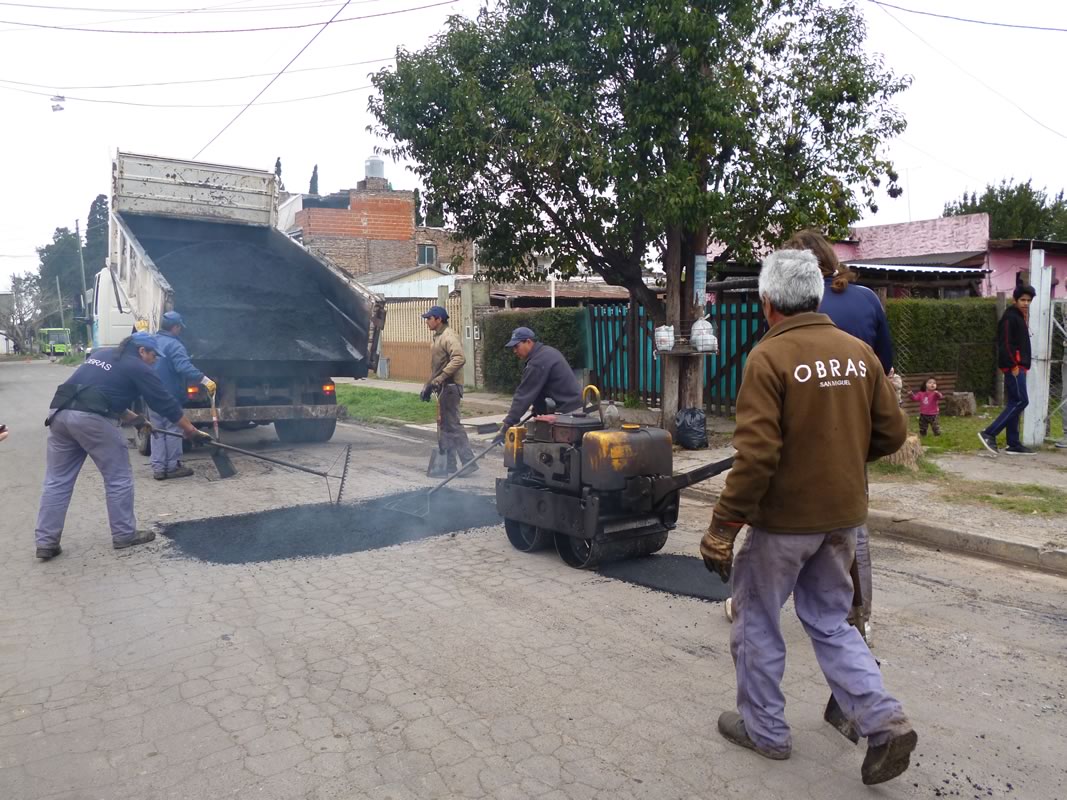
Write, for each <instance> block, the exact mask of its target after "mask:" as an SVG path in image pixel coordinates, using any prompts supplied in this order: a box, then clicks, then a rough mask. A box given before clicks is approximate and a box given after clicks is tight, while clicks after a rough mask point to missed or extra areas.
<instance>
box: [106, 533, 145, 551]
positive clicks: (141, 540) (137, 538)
mask: <svg viewBox="0 0 1067 800" xmlns="http://www.w3.org/2000/svg"><path fill="white" fill-rule="evenodd" d="M155 538H156V535H155V533H153V532H152V531H137V533H135V534H134V536H133V538H132V539H130V540H129V541H125V542H115V541H112V543H111V547H112V548H113V549H115V550H125V549H126V548H127V547H133V546H134V545H138V544H147V543H148V542H150V541H152V540H153V539H155Z"/></svg>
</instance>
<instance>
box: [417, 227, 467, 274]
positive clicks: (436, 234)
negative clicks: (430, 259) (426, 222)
mask: <svg viewBox="0 0 1067 800" xmlns="http://www.w3.org/2000/svg"><path fill="white" fill-rule="evenodd" d="M415 243H416V244H432V245H435V246H436V247H437V264H436V265H435V266H438V267H440V268H441V269H446V270H451V268H452V266H451V265H452V259H453V258H455V257H458V258H459V264H458V267H457V269H456V274H457V275H473V274H474V246H473V243H472V242H469V241H467V240H465V239H453V238H452V235H451V234H450V233H449V231H447V230H445V229H444V228H427V227H425V226H421V227H417V228H415Z"/></svg>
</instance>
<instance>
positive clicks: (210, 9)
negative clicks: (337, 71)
mask: <svg viewBox="0 0 1067 800" xmlns="http://www.w3.org/2000/svg"><path fill="white" fill-rule="evenodd" d="M246 2H250V0H238V2H234V3H226V4H224V5H223V6H206V7H200V8H87V7H85V6H50V5H40V4H37V3H0V6H8V7H12V8H32V9H34V10H39V11H84V12H85V13H89V14H162V15H170V14H214V13H218V14H245V13H248V12H251V11H290V10H299V9H304V8H319V7H321V6H332V5H334V4H333V3H330V2H327V1H326V0H310V1H309V2H304V3H298V2H283V3H277V4H272V5H260V6H249V7H247V8H234V9H230V10H228V11H218V10H217V9H220V8H225V7H228V6H235V5H243V4H244V3H246ZM353 2H354V3H355V4H356V5H361V4H363V3H379V2H383V0H353Z"/></svg>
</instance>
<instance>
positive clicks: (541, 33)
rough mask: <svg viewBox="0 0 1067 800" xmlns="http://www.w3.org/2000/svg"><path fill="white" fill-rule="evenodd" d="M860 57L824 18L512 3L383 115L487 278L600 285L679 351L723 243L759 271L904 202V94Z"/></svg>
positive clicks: (710, 7)
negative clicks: (882, 185) (878, 199)
mask: <svg viewBox="0 0 1067 800" xmlns="http://www.w3.org/2000/svg"><path fill="white" fill-rule="evenodd" d="M864 38H865V29H864V24H863V19H862V16H861V15H860V13H859V12H858V11H857V10H856V9H855V8H854V7H853V6H852V5H850V4H845V5H843V6H841V7H837V4H834V6H833V7H831V5H830V4H829V3H828V2H825V3H824V2H823V0H716V1H715V2H712V3H697V2H688V3H687V2H678V0H582V1H581V2H577V1H576V2H570V3H557V2H552V0H502V2H501V3H500V4H499V5H498V6H496V7H494V8H492V9H485V10H483V11H482V12H481V13H480V14H479V16H478V18H477V20H473V21H472V20H467V19H463V18H460V17H452V18H451V19H450V20H449V22H448V24H447V28H446V30H445V31H444V32H443V33H442V34H440V35H439V36H438V37H436V38H435V39H434V40H432V42H431V43H430V45H429V46H428V47H427V48H425V49H424V50H422V51H419V52H415V53H409V52H406V51H403V50H401V51H399V52H398V53H397V60H396V66H395V68H394V69H386V70H382V71H381V72H379V73H378V74H377V75H375V76H374V78H373V82H374V84H375V86H376V88H377V90H378V94H377V95H376V96H374V97H372V98H371V100H370V109H371V111H372V113H373V114H374V116H375V118H376V121H377V124H376V126H375V132H376V133H378V134H379V135H382V136H384V137H387V138H389V139H391V140H392V146H391V147H390V148H389V149H388V151H387V152H389V153H390V154H391V155H393V156H394V158H406V159H410V160H411V161H413V162H414V163H415V167H414V169H415V171H416V173H417V174H418V175H419V176H420V177H421V178H422V184H423V186H424V187H425V193H426V201H427V207H428V208H430V207H434V208H438V209H440V211H441V212H442V214H443V215H444V216H445V217H447V219H448V220H449V221H450V223H451V224H452V225H453V226H454V227H455V229H456V230H457V232H458V233H459V234H460V235H461V236H463V237H464V238H468V239H473V240H476V241H478V243H479V262H480V263H482V264H485V265H486V267H487V269H488V271H489V273H490V277H497V278H512V279H514V278H530V277H533V276H534V275H535V274H536V272H537V269H536V268H537V256H548V257H549V258H551V260H552V267H553V268H554V269H555V270H557V271H558V272H559V273H560V274H561V275H563V276H564V277H567V276H572V275H574V274H576V272H577V271H578V269H579V268H580V267H581V266H587V267H588V268H590V269H592V270H593V271H594V272H595V273H597V274H599V275H601V276H602V277H603V278H604V279H605V281H607V282H608V283H610V284H613V285H617V286H624V287H626V288H627V289H628V290H629V292H630V295H631V297H632V298H633V299H634V300H635V301H637V302H639V303H640V304H642V305H643V306H645V307H646V308H647V309H648V310H649V312H650V313H651V315H652V317H653V318H654V319H655V320H657V321H663V320H667V321H669V322H671V323H673V324H675V325H676V326H681V330H682V331H684V330H686V325H688V324H690V323H691V322H692V321H693V319H695V318H696V316H697V315H698V313H701V312H699V311H698V309H699V307H700V305H701V302H702V299H703V287H697V291H694V289H693V280H692V275H693V273H694V271H695V267H694V263H695V260H696V258H697V256H700V255H703V254H704V253H705V252H706V251H707V249H708V242H709V241H715V242H718V243H719V244H720V245H721V250H720V249H718V248H716V252H717V253H718V255H717V260H719V261H726V260H731V259H740V260H745V261H748V260H752V259H753V258H754V257H755V256H756V254H757V253H759V252H761V250H762V249H763V248H765V247H767V246H769V245H773V244H775V243H777V242H779V241H781V240H782V239H783V238H784V237H786V236H788V235H789V234H790V233H791V232H792V231H793V230H795V229H796V228H799V227H807V226H818V227H822V228H824V229H829V230H830V231H831V232H842V231H844V230H845V229H846V228H847V226H848V225H849V224H850V223H852V222H855V221H856V220H858V219H859V217H860V215H861V209H862V207H863V206H865V205H866V206H868V207H871V208H872V209H873V208H874V200H873V194H874V187H875V186H877V185H878V183H879V181H880V180H881V179H882V178H883V177H888V179H889V182H890V186H889V188H890V189H891V190H892V192H893V193H894V194H897V193H899V188H898V187H896V185H895V181H896V175H895V173H894V172H893V171H892V168H891V166H890V164H889V163H888V162H887V161H886V160H885V158H884V157H883V156H882V154H881V153H882V143H883V141H884V140H886V139H887V138H888V137H891V136H893V135H895V134H897V133H899V132H901V131H902V130H903V129H904V121H903V119H902V117H901V116H900V114H899V113H898V112H897V111H896V109H895V108H893V106H892V104H891V101H892V99H893V97H894V96H895V95H896V94H897V93H898V92H900V91H902V90H903V89H904V88H905V87H906V86H907V85H908V81H907V80H904V79H900V78H897V77H895V76H894V75H892V74H891V73H890V72H889V71H888V70H886V69H885V67H884V66H883V65H882V63H881V61H880V60H878V59H874V58H872V57H870V56H868V55H867V54H866V53H865V51H864V47H863V42H864ZM427 217H429V213H427ZM650 251H651V252H653V253H655V254H657V255H658V257H659V259H660V260H661V261H662V263H663V266H664V268H665V271H666V275H667V298H666V301H664V300H663V299H661V298H660V297H659V296H658V295H657V293H656V291H655V289H654V288H651V287H648V286H646V285H645V283H644V280H643V277H642V271H643V270H642V267H643V266H644V264H645V261H646V258H647V256H648V254H649V252H650ZM687 278H688V279H689V283H688V286H687V285H686V283H685V281H686V279H687ZM679 362H689V363H691V364H692V363H694V362H697V360H696V359H673V358H672V359H667V360H666V361H665V363H666V364H667V367H666V369H665V375H664V397H665V400H664V411H665V416H667V415H668V414H669V415H670V416H673V413H672V411H673V409H672V408H671V406H672V404H673V405H677V402H676V399H677V398H678V397H679V394H678V393H680V397H681V401H682V403H683V404H685V405H699V403H700V381H699V380H698V378H699V365H697V369H696V370H695V371H693V370H691V369H689V368H683V369H682V372H681V374H679V372H678V367H677V366H676V365H677V364H678V363H679Z"/></svg>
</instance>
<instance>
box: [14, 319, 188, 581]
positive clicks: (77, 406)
mask: <svg viewBox="0 0 1067 800" xmlns="http://www.w3.org/2000/svg"><path fill="white" fill-rule="evenodd" d="M158 352H159V342H158V341H157V339H156V337H155V336H153V335H152V334H150V333H140V332H139V333H135V334H133V335H132V336H128V337H126V338H125V339H123V340H122V342H121V343H120V344H119V346H118V347H107V348H104V349H102V350H98V351H94V352H93V353H92V355H91V357H89V358H87V359H85V363H83V364H82V365H81V366H80V367H78V368H77V369H76V370H74V374H73V375H71V376H70V378H68V379H67V381H66V382H64V383H63V384H62V385H60V387H59V388H58V389H56V393H55V396H54V397H53V398H52V402H51V404H50V405H49V412H48V418H47V419H46V420H45V423H44V424H45V425H46V426H47V427H48V459H47V462H46V463H47V466H46V468H45V475H44V487H43V489H42V491H41V506H40V510H39V511H38V512H37V528H36V532H35V538H36V542H37V558H39V559H41V560H42V561H47V560H49V559H51V558H55V557H56V556H58V555H59V554H60V552H61V548H60V546H59V539H60V536H61V535H62V534H63V527H64V524H65V522H66V518H67V507H68V506H69V505H70V498H71V495H72V494H73V493H74V484H75V483H76V482H77V480H78V473H79V472H81V468H82V465H83V464H84V463H85V457H86V456H89V457H90V458H91V459H92V460H93V463H94V464H96V468H97V469H98V470H100V475H101V477H102V478H103V481H104V493H105V494H106V496H107V518H108V522H109V523H110V524H111V542H112V547H114V548H115V549H116V550H123V549H125V548H127V547H132V546H133V545H138V544H144V543H145V542H150V541H152V540H153V539H154V538H155V534H154V533H152V531H139V530H137V520H136V518H135V517H134V513H133V472H132V470H131V469H130V453H129V450H128V449H127V447H126V437H125V436H123V435H122V432H121V431H120V430H119V425H120V424H121V423H123V422H125V423H133V424H135V425H143V424H144V417H141V416H140V415H138V414H135V413H134V412H133V411H131V410H130V406H132V405H133V404H134V402H136V400H137V398H138V397H144V399H145V401H146V402H147V403H149V404H150V405H151V406H152V407H153V408H155V409H156V410H157V411H158V412H159V414H160V415H161V416H162V417H163V418H165V419H166V420H167V422H168V423H169V424H173V425H174V427H175V429H176V430H180V431H181V432H182V434H183V435H184V436H185V437H186V438H187V439H193V438H195V437H196V436H197V435H199V434H200V432H199V431H198V430H197V429H196V428H195V427H193V424H192V423H191V422H189V420H187V419H186V418H185V417H184V416H183V415H182V407H181V405H180V404H178V403H177V402H176V401H175V400H174V397H173V396H172V395H171V393H170V392H169V391H167V389H166V387H164V386H163V384H162V382H161V381H160V380H159V376H158V375H157V374H156V371H155V370H154V369H152V365H153V364H154V363H155V362H156V358H157V357H158Z"/></svg>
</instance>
